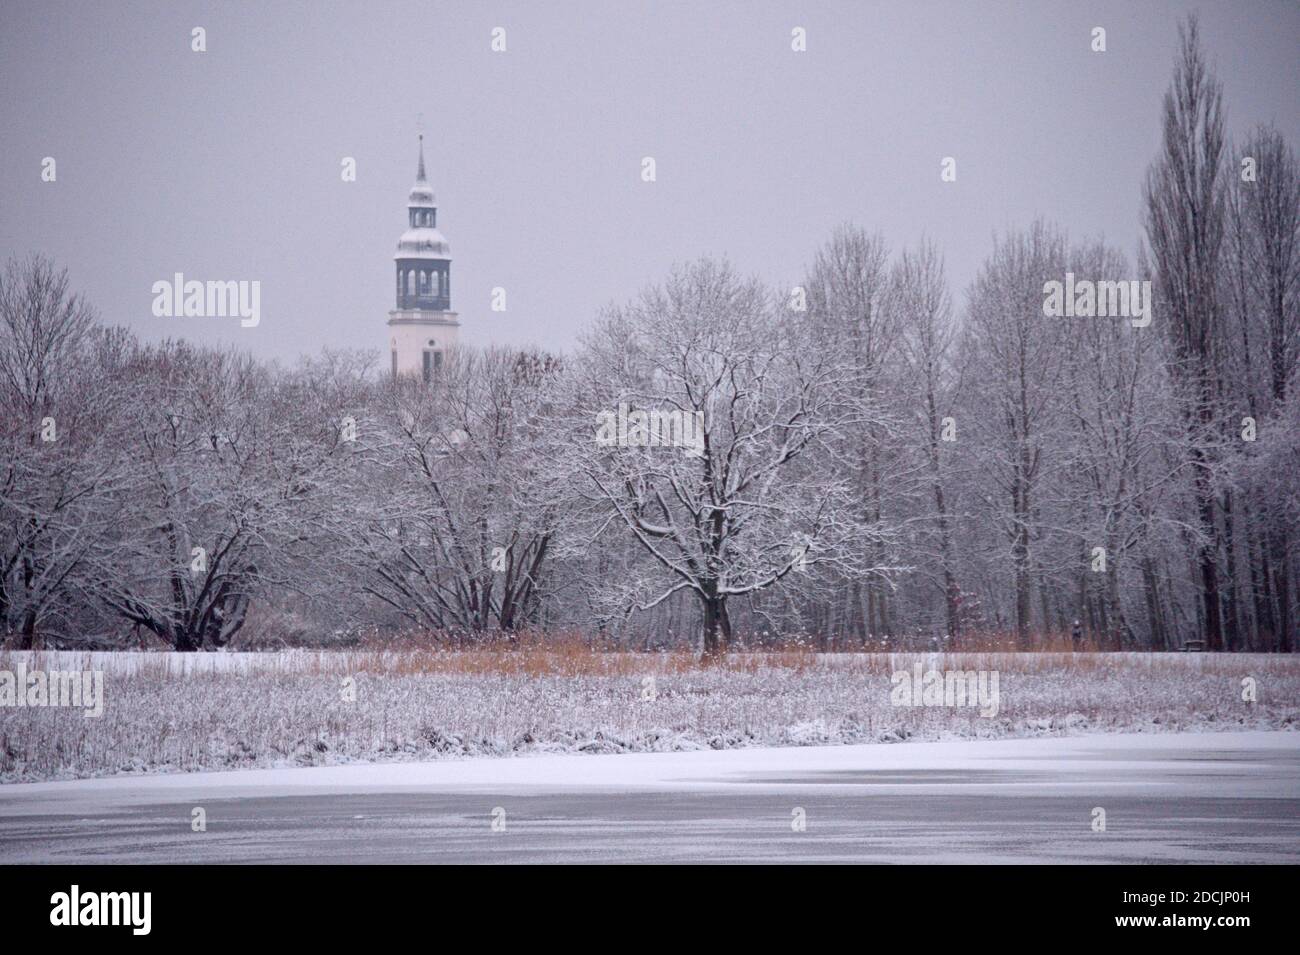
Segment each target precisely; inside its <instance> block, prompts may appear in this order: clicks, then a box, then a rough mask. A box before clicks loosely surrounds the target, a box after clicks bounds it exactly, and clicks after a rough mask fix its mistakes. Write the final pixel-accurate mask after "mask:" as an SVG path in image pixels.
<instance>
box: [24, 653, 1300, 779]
mask: <svg viewBox="0 0 1300 955" xmlns="http://www.w3.org/2000/svg"><path fill="white" fill-rule="evenodd" d="M917 664H920V665H921V667H922V668H923V669H925V670H930V669H934V670H939V671H944V670H965V671H985V672H986V673H990V672H991V673H996V675H997V677H998V684H997V685H998V705H997V713H996V715H995V716H984V715H981V710H980V709H978V708H976V707H972V706H964V707H908V706H896V705H894V703H893V701H892V699H891V691H892V690H893V684H892V682H891V675H892V674H894V673H895V672H899V671H907V672H910V671H912V669H913V668H914V667H915V666H916V665H917ZM20 665H23V666H26V667H27V668H28V669H29V670H30V669H46V670H51V669H54V670H99V671H102V672H103V674H104V678H103V679H104V713H103V716H102V717H100V718H89V719H88V718H85V717H84V716H83V714H82V711H81V710H78V709H74V708H54V707H10V706H5V707H0V779H2V780H4V781H6V782H28V781H37V780H51V779H70V778H80V777H93V776H110V775H115V774H121V773H126V774H144V773H174V772H196V771H201V770H220V769H252V768H257V767H285V766H313V765H335V764H342V763H350V762H358V761H361V762H387V761H424V760H453V759H464V758H466V757H474V756H512V755H525V754H527V755H535V754H546V753H569V752H573V753H582V754H613V753H646V752H673V751H676V752H684V751H691V750H726V749H736V748H745V747H756V746H761V747H784V746H812V745H829V744H836V745H845V744H862V743H892V742H900V741H904V740H910V741H923V740H959V739H965V740H971V739H994V738H1005V737H1037V736H1052V737H1056V736H1076V735H1081V734H1095V733H1114V732H1142V733H1168V732H1174V731H1182V732H1186V731H1194V732H1210V731H1245V730H1260V729H1277V730H1293V729H1294V728H1295V727H1296V725H1297V723H1298V722H1300V661H1296V660H1294V659H1291V658H1288V657H1280V656H1266V655H1247V654H1225V655H1209V654H1078V655H1075V654H1013V653H1003V654H924V655H909V654H860V655H850V654H843V655H834V656H813V655H810V654H771V655H758V654H751V655H736V656H734V657H732V658H730V659H729V660H728V661H727V662H726V663H725V664H724V665H722V666H718V667H709V668H701V667H699V666H698V665H696V664H695V663H694V662H693V661H692V660H691V658H690V657H688V656H686V655H682V654H664V655H653V654H630V653H629V654H613V653H594V652H584V653H577V654H575V653H572V652H555V653H542V652H537V651H528V652H510V651H503V652H480V653H471V652H458V653H447V652H443V653H437V652H428V653H374V652H338V651H335V652H325V653H314V652H311V653H309V652H284V653H257V654H249V653H215V654H174V653H173V654H154V653H125V652H120V653H85V654H83V653H70V652H63V653H36V654H30V653H19V652H9V653H0V671H3V670H9V671H14V670H15V669H16V668H17V667H19V666H20ZM1243 681H1253V686H1254V696H1255V699H1254V701H1253V702H1252V701H1248V700H1246V699H1243V695H1244V686H1243ZM349 686H350V687H352V690H351V691H349ZM1296 739H1300V737H1296ZM615 764H617V761H615ZM622 765H623V766H624V767H625V768H626V769H627V770H628V771H631V764H622ZM620 771H621V770H620Z"/></svg>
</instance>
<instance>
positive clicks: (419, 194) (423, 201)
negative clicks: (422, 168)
mask: <svg viewBox="0 0 1300 955" xmlns="http://www.w3.org/2000/svg"><path fill="white" fill-rule="evenodd" d="M420 158H421V159H422V160H423V158H424V157H423V156H421V157H420ZM422 165H423V163H422ZM406 204H407V205H408V206H411V207H412V208H419V209H432V208H434V207H435V206H436V205H437V203H436V202H434V199H433V187H432V186H430V185H429V184H428V183H427V182H425V181H424V176H423V175H421V176H420V178H419V179H418V180H417V181H416V183H415V185H413V186H412V187H411V194H410V195H409V196H408V197H407V200H406Z"/></svg>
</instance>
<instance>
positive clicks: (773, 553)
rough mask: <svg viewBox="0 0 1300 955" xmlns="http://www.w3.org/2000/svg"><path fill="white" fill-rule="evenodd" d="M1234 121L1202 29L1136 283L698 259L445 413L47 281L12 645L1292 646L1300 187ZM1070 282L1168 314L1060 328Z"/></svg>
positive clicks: (1271, 141)
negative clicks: (212, 343)
mask: <svg viewBox="0 0 1300 955" xmlns="http://www.w3.org/2000/svg"><path fill="white" fill-rule="evenodd" d="M1224 127H1225V107H1224V105H1223V103H1222V94H1221V89H1220V85H1219V83H1218V82H1217V80H1216V79H1215V78H1214V76H1213V74H1212V71H1211V70H1210V69H1209V67H1208V66H1207V64H1206V62H1205V58H1204V54H1203V51H1202V49H1201V45H1200V39H1199V37H1198V32H1197V27H1196V23H1195V21H1194V20H1192V21H1189V22H1188V23H1187V24H1186V25H1185V26H1184V27H1183V28H1182V32H1181V46H1180V52H1179V56H1178V60H1177V63H1176V65H1175V70H1174V75H1173V79H1172V81H1171V83H1170V86H1169V89H1168V91H1167V92H1166V94H1165V97H1164V101H1163V105H1162V145H1161V148H1160V151H1159V153H1158V154H1157V155H1156V156H1155V157H1154V158H1153V160H1152V162H1151V164H1150V167H1149V170H1148V173H1147V178H1146V181H1145V183H1144V187H1143V224H1144V237H1143V241H1142V242H1141V244H1140V247H1139V248H1138V250H1137V253H1136V256H1135V258H1134V259H1133V261H1129V259H1128V258H1127V257H1126V256H1125V255H1124V254H1123V252H1121V251H1120V250H1118V249H1116V248H1114V247H1112V246H1109V245H1107V244H1105V243H1103V242H1100V241H1092V240H1084V241H1078V240H1074V239H1072V238H1071V237H1070V236H1069V235H1068V234H1067V233H1066V231H1065V230H1064V229H1062V228H1061V227H1059V226H1058V225H1055V224H1053V223H1050V222H1047V221H1037V222H1034V223H1031V224H1029V225H1028V226H1027V227H1026V228H1024V229H1022V230H1018V231H1013V232H1011V233H1009V234H1005V235H1001V236H999V237H997V238H996V240H995V242H994V245H993V248H992V249H991V251H990V253H989V255H988V256H987V258H986V260H985V262H984V263H983V265H982V267H981V269H980V271H979V273H978V275H977V277H976V278H975V280H974V281H973V282H972V284H971V285H970V287H969V288H967V289H966V290H964V295H963V296H962V298H961V300H960V303H959V304H958V303H955V302H954V298H953V295H952V292H951V290H950V288H949V283H948V280H947V278H946V275H945V271H944V263H943V256H942V253H941V250H939V249H938V248H937V247H936V246H935V245H934V244H933V243H930V242H927V241H921V242H920V243H919V244H917V245H915V246H913V247H910V248H903V249H898V250H894V249H891V248H890V247H889V245H888V244H887V243H886V241H885V240H884V238H883V237H881V236H880V235H878V234H874V233H871V232H870V231H868V230H866V229H864V228H862V227H859V226H856V225H851V224H846V225H843V226H841V227H839V228H837V229H836V230H835V231H834V232H833V234H832V235H831V236H830V237H829V238H828V239H827V241H826V242H825V243H824V245H823V246H822V247H821V248H820V249H818V250H816V252H815V254H814V255H813V257H812V260H811V264H810V265H809V267H808V269H807V272H806V275H805V276H804V277H803V278H802V280H801V282H800V284H799V285H797V286H796V287H794V288H793V289H791V288H780V289H777V288H772V287H769V286H767V285H765V284H764V283H763V282H761V281H758V280H756V279H753V278H747V277H745V276H743V275H742V274H740V273H739V272H737V270H736V269H735V268H733V267H732V265H731V264H729V263H727V262H725V261H718V260H711V259H702V260H699V261H696V262H691V263H687V264H685V265H682V266H679V267H676V268H674V269H673V270H672V272H671V273H670V274H669V275H667V276H666V277H665V278H664V280H663V281H662V282H660V283H658V284H657V285H655V286H653V287H651V288H649V289H647V290H646V291H644V292H642V293H641V294H640V295H639V296H637V297H635V298H634V299H632V300H631V301H629V302H627V303H625V304H622V305H613V306H610V307H609V308H607V309H606V310H605V311H604V312H603V313H602V314H600V315H599V316H596V317H595V319H594V320H593V322H592V324H591V325H590V327H589V329H588V331H587V333H586V334H585V336H584V338H583V340H582V342H581V344H580V346H579V347H578V348H576V349H574V350H573V351H572V352H570V353H567V354H564V355H554V354H549V353H546V352H544V351H540V350H537V349H522V350H521V349H507V348H489V349H474V348H468V347H462V348H459V349H457V350H455V351H454V352H452V353H450V354H449V355H448V356H447V360H446V361H445V362H444V363H443V364H442V365H441V366H440V367H439V368H438V369H437V371H436V373H435V374H433V375H432V376H431V378H430V380H427V381H426V380H424V379H423V378H421V377H419V376H416V377H410V378H406V377H403V378H398V379H393V378H391V377H390V376H388V375H386V374H381V373H380V372H379V370H378V368H377V362H376V359H375V356H373V355H367V354H361V353H355V354H354V353H342V352H328V351H327V352H325V353H323V354H321V355H320V356H316V357H312V358H306V359H303V360H301V361H300V362H299V363H298V364H296V365H294V366H292V367H284V366H281V365H279V364H275V363H267V362H260V361H257V360H255V359H254V358H253V357H252V356H250V355H248V354H247V353H245V352H242V351H240V350H238V349H234V348H213V347H200V346H197V345H193V344H189V343H186V342H184V341H164V342H159V343H148V342H142V341H140V340H138V339H137V338H136V337H135V336H133V335H132V334H131V333H130V332H128V331H126V330H124V329H122V328H116V327H109V326H106V325H104V324H101V323H100V322H99V320H98V317H97V315H96V313H95V311H94V309H93V308H92V307H91V305H90V304H89V303H88V302H87V301H85V299H84V298H83V297H82V296H80V295H78V294H76V293H75V292H74V291H73V289H72V287H71V284H70V281H69V278H68V276H67V274H66V272H64V271H61V270H60V269H58V268H57V267H56V266H55V265H54V264H53V263H51V262H50V261H48V260H47V259H45V258H42V257H40V256H29V257H26V258H23V259H17V258H15V259H11V260H10V261H9V263H8V265H7V267H6V269H5V270H4V273H3V276H2V277H0V405H2V409H0V410H2V414H3V418H2V420H3V430H2V431H0V442H2V448H0V455H2V460H0V535H2V536H0V628H2V629H0V635H2V636H3V639H4V640H6V641H7V642H8V643H9V644H10V645H11V646H16V647H32V646H37V645H41V644H42V643H44V644H47V645H83V644H102V645H110V646H111V645H131V644H137V643H150V642H152V643H155V644H160V645H164V646H168V647H172V648H174V649H176V650H187V651H190V650H207V649H214V648H220V647H224V646H229V645H236V646H237V645H240V644H241V643H244V644H253V645H257V644H259V643H264V642H266V641H268V640H283V641H288V642H293V641H299V640H300V641H304V642H329V641H330V640H352V639H356V638H357V636H358V635H359V634H362V633H364V632H369V631H374V632H377V633H406V634H410V635H413V639H417V640H430V641H432V640H439V641H455V642H473V641H476V640H483V639H489V638H494V637H496V636H498V635H501V634H506V635H510V634H517V633H519V632H521V631H537V632H541V633H546V634H562V633H569V632H572V633H578V634H581V635H583V636H585V637H593V638H594V637H600V638H604V639H608V640H613V641H617V642H621V643H623V644H625V645H632V646H664V645H690V646H698V647H700V648H701V649H702V650H703V651H704V652H705V653H706V654H717V653H721V652H723V651H725V650H726V649H727V647H729V646H735V645H738V644H742V643H743V644H746V645H752V644H754V643H762V642H772V643H781V642H790V641H807V642H810V643H811V644H812V645H814V646H818V647H839V648H845V647H853V646H873V647H880V646H914V645H917V644H921V645H940V644H946V645H950V646H959V645H963V642H968V641H973V640H978V639H986V638H990V637H996V638H1000V639H1002V640H1003V641H1004V643H1006V644H1011V645H1015V646H1019V647H1022V648H1031V647H1034V646H1037V645H1040V644H1041V643H1042V642H1043V641H1044V640H1045V639H1046V638H1048V637H1049V636H1051V635H1059V634H1069V633H1071V632H1072V631H1077V632H1078V633H1080V634H1081V635H1083V636H1084V638H1085V639H1086V640H1088V641H1089V642H1090V643H1092V644H1093V645H1096V646H1099V647H1102V648H1113V649H1134V648H1143V649H1173V648H1179V647H1181V646H1183V645H1184V643H1185V642H1186V641H1187V640H1189V639H1199V640H1203V641H1204V642H1205V644H1206V647H1207V648H1208V649H1213V650H1266V651H1273V650H1276V651H1290V650H1292V649H1294V646H1295V636H1296V619H1297V606H1296V603H1297V596H1296V595H1297V590H1298V589H1300V586H1298V585H1300V579H1298V577H1297V570H1298V567H1297V563H1298V562H1297V555H1296V544H1295V541H1296V538H1297V536H1298V535H1297V525H1298V523H1300V493H1298V490H1297V489H1298V488H1300V482H1297V481H1296V479H1295V477H1294V475H1295V474H1296V473H1297V469H1298V467H1300V397H1297V394H1296V391H1297V388H1296V385H1297V382H1296V365H1297V350H1298V349H1300V335H1298V331H1300V318H1298V316H1297V295H1298V294H1300V250H1298V249H1297V235H1298V234H1300V169H1298V167H1297V163H1296V158H1295V155H1294V152H1293V151H1292V149H1291V148H1290V147H1289V146H1288V144H1287V143H1286V141H1285V140H1284V138H1283V136H1282V135H1281V134H1280V133H1279V132H1278V131H1277V130H1276V129H1274V128H1272V127H1269V126H1260V127H1257V128H1256V129H1255V130H1254V131H1252V132H1251V133H1250V134H1249V135H1248V136H1246V137H1245V139H1243V140H1242V141H1241V142H1239V143H1233V142H1231V141H1229V139H1228V137H1227V134H1226V133H1225V128H1224ZM1067 274H1072V275H1074V276H1079V277H1086V278H1087V279H1088V280H1089V281H1091V282H1119V281H1124V282H1128V281H1131V280H1139V279H1140V280H1143V281H1148V282H1150V288H1151V300H1150V307H1151V316H1152V317H1153V320H1152V321H1151V322H1150V324H1147V325H1142V324H1141V323H1136V322H1130V321H1127V320H1124V319H1123V318H1118V317H1115V316H1108V317H1084V316H1082V315H1073V316H1071V317H1059V316H1056V317H1053V316H1052V315H1049V314H1047V313H1046V312H1047V310H1046V309H1045V308H1044V297H1045V292H1046V290H1047V287H1048V286H1049V284H1050V283H1061V282H1062V281H1064V279H1065V277H1066V276H1067ZM617 409H623V412H624V414H623V417H622V418H621V419H620V420H623V421H625V422H626V421H631V422H632V424H631V426H630V427H629V428H628V429H627V433H625V434H621V435H619V438H618V440H614V441H610V440H601V439H599V438H598V422H600V421H602V420H603V421H606V422H608V421H610V420H613V419H612V417H611V416H612V414H613V412H615V411H616V410H617ZM629 409H630V414H629V413H627V412H628V411H629ZM672 416H677V417H672ZM666 421H676V422H679V423H681V422H686V423H688V424H692V425H693V424H696V423H698V428H699V430H698V432H693V439H692V440H691V441H689V442H675V441H671V440H670V441H668V442H665V441H663V440H660V439H661V438H663V437H664V434H663V433H661V432H662V430H663V427H662V423H663V422H666ZM647 422H649V423H647ZM665 443H667V444H668V446H664V445H665Z"/></svg>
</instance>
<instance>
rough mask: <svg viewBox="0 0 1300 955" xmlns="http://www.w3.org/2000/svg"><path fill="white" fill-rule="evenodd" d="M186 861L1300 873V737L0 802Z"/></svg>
mask: <svg viewBox="0 0 1300 955" xmlns="http://www.w3.org/2000/svg"><path fill="white" fill-rule="evenodd" d="M196 810H202V814H203V820H204V823H205V826H206V828H205V831H195V825H194V820H195V818H197V817H196ZM1099 810H1100V811H1101V812H1102V813H1104V816H1100V815H1099ZM1103 818H1104V829H1099V828H1098V820H1099V819H1103ZM800 819H802V820H803V822H804V824H805V825H804V827H803V829H802V830H799V829H798V828H797V827H796V826H795V825H792V824H793V823H796V822H797V821H798V820H800ZM494 821H495V822H496V827H495V828H494V825H493V824H494ZM178 861H196V862H215V861H258V862H433V861H468V862H503V861H512V862H513V861H523V862H529V861H531V862H557V861H566V862H571V861H620V862H632V861H706V862H708V861H712V862H722V861H828V862H829V861H836V862H840V861H855V862H979V863H998V862H1067V861H1068V862H1155V861H1161V862H1175V861H1176V862H1282V863H1295V862H1300V736H1297V735H1296V734H1293V733H1261V732H1242V733H1229V734H1218V735H1206V734H1188V733H1166V734H1161V735H1151V734H1112V735H1108V736H1096V737H1071V738H1060V737H1058V738H1052V739H1015V740H992V741H970V740H963V741H946V742H936V743H912V744H909V745H906V746H876V745H858V746H841V747H811V748H779V749H778V748H760V747H755V748H749V749H737V750H728V751H705V752H691V753H651V754H630V755H621V756H601V757H595V758H593V757H588V756H582V755H545V756H530V757H526V758H520V759H508V760H501V759H467V760H459V761H446V760H444V761H435V762H424V763H401V764H398V763H389V764H383V765H350V766H329V767H316V768H305V769H298V768H280V769H263V770H245V771H240V772H222V773H209V772H205V773H193V774H185V775H180V774H174V775H168V776H152V777H116V778H110V779H94V780H80V781H71V782H52V783H34V784H20V785H14V786H6V787H3V788H0V862H6V863H9V862H79V863H85V862H178Z"/></svg>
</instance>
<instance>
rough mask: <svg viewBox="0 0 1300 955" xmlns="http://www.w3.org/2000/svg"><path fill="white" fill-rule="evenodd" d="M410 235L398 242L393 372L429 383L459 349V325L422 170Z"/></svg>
mask: <svg viewBox="0 0 1300 955" xmlns="http://www.w3.org/2000/svg"><path fill="white" fill-rule="evenodd" d="M406 207H407V217H408V218H407V223H406V226H407V228H406V231H405V232H403V233H402V237H401V238H400V239H398V240H397V254H396V255H394V256H393V260H394V261H395V262H396V263H397V307H396V308H394V309H393V310H392V311H391V312H389V313H388V338H389V346H390V348H391V349H392V373H393V375H394V376H397V375H406V374H418V375H421V376H422V377H423V378H424V380H425V381H429V380H430V379H431V378H432V377H433V376H434V375H435V374H436V373H437V370H438V368H439V367H440V366H441V365H442V362H443V360H444V358H445V356H446V354H447V352H448V351H449V350H450V349H452V348H455V347H456V341H457V338H458V336H459V334H460V320H459V319H458V318H457V316H456V313H455V312H453V311H452V310H451V246H449V245H448V244H447V239H446V238H445V237H444V236H443V234H442V233H441V232H439V231H438V206H437V204H436V203H435V202H434V198H433V189H431V188H430V187H429V181H428V179H427V178H425V174H424V136H420V165H419V168H418V170H417V171H416V174H415V185H414V186H412V187H411V194H410V196H409V197H408V198H407V203H406Z"/></svg>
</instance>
